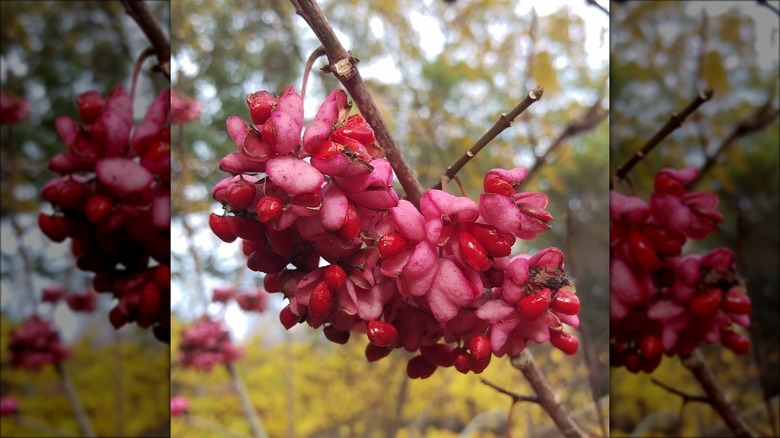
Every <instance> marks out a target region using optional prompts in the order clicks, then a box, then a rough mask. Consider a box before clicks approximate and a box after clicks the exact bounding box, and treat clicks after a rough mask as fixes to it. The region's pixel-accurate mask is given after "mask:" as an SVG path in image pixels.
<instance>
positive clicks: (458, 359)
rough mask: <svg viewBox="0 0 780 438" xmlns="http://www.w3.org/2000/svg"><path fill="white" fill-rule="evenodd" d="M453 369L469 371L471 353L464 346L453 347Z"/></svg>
mask: <svg viewBox="0 0 780 438" xmlns="http://www.w3.org/2000/svg"><path fill="white" fill-rule="evenodd" d="M453 365H455V369H456V370H458V371H460V372H461V373H463V374H466V373H468V372H469V371H471V355H470V354H469V352H468V351H466V349H464V348H457V349H455V359H454V360H453Z"/></svg>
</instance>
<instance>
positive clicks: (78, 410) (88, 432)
mask: <svg viewBox="0 0 780 438" xmlns="http://www.w3.org/2000/svg"><path fill="white" fill-rule="evenodd" d="M54 368H55V369H56V370H57V375H59V377H60V383H61V384H62V388H63V389H64V390H65V394H66V395H67V396H68V400H70V405H71V406H72V407H73V414H74V415H75V416H76V420H77V421H78V423H79V427H80V428H81V433H82V435H84V436H88V437H94V436H97V435H95V431H94V430H93V429H92V424H91V423H90V421H89V417H88V416H87V413H86V411H84V406H82V405H81V401H80V400H79V397H78V394H77V393H76V387H75V386H73V382H71V380H70V378H69V377H68V374H67V373H66V372H65V368H63V366H62V364H61V363H56V364H54Z"/></svg>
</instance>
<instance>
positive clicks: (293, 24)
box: [171, 0, 609, 437]
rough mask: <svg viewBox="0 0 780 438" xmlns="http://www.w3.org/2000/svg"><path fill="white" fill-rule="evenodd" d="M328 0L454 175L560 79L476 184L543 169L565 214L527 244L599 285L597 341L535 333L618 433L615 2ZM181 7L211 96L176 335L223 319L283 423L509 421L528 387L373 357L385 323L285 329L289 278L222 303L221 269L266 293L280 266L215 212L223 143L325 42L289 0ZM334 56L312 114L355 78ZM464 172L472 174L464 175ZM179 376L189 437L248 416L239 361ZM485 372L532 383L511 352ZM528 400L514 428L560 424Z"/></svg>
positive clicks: (193, 170)
mask: <svg viewBox="0 0 780 438" xmlns="http://www.w3.org/2000/svg"><path fill="white" fill-rule="evenodd" d="M321 6H322V8H323V10H324V13H325V15H326V17H327V18H328V20H329V21H330V23H331V25H332V26H333V28H334V29H335V31H336V34H337V35H338V36H339V38H340V40H341V41H342V43H343V44H344V46H345V47H346V48H347V49H349V50H351V51H352V54H353V56H355V57H357V58H359V59H360V64H359V65H358V68H359V69H360V72H361V75H362V77H363V78H364V79H365V81H366V83H367V85H368V88H369V90H370V91H371V93H372V95H373V97H374V99H375V101H376V103H377V105H378V107H379V109H380V111H381V113H382V116H383V117H384V118H385V120H386V121H387V123H388V125H389V127H390V130H391V133H392V135H393V137H394V138H395V140H396V142H397V143H398V144H399V145H400V146H401V147H402V148H403V151H404V153H405V154H406V156H407V158H408V160H409V161H410V163H411V165H412V166H413V168H414V169H416V171H417V173H418V176H419V177H420V179H421V181H422V184H423V187H432V186H433V185H434V184H435V183H436V182H438V181H439V179H440V177H441V175H442V174H443V172H444V171H445V170H446V167H447V166H448V165H450V164H452V163H454V162H455V160H456V159H457V158H458V157H459V156H460V155H461V154H463V153H464V152H465V151H466V150H467V148H468V147H470V146H471V145H472V144H473V143H474V142H475V141H476V140H477V139H478V138H479V137H480V136H481V135H482V134H483V133H485V132H486V131H487V130H488V129H489V128H490V126H492V125H493V123H494V122H495V121H496V120H497V119H498V117H499V115H500V114H501V113H504V112H508V111H509V110H511V109H512V108H513V107H514V106H515V105H516V104H517V103H519V102H520V101H521V100H522V99H523V97H524V96H525V95H526V94H527V93H528V92H529V91H530V90H532V89H533V88H534V87H535V86H537V85H541V86H543V87H544V90H545V91H544V96H543V98H542V99H541V100H540V101H539V102H538V103H535V104H534V105H533V106H532V107H531V108H530V109H529V110H528V111H526V113H525V114H523V115H522V116H521V117H520V118H519V119H518V120H517V121H516V122H515V123H514V125H513V126H512V127H511V128H510V129H508V130H506V131H505V132H503V133H502V134H501V135H500V136H499V137H498V138H496V139H495V140H494V141H493V142H492V143H491V144H490V145H489V146H488V147H487V148H486V149H485V150H483V151H482V152H481V153H480V154H479V155H478V156H477V157H476V158H475V159H474V160H472V162H471V163H469V164H468V165H467V166H466V167H465V168H464V170H463V171H462V172H461V173H460V178H461V180H462V182H463V185H464V187H465V189H466V192H467V193H468V194H469V195H470V196H471V197H472V198H474V199H476V196H477V195H478V194H479V193H480V192H481V187H482V179H483V176H484V174H485V172H486V171H487V170H488V169H490V168H494V167H504V168H511V167H516V166H524V167H529V168H534V167H535V168H536V170H535V171H533V174H532V176H530V177H529V178H528V179H527V181H526V183H524V186H523V188H522V190H525V191H543V192H545V193H547V194H548V196H549V197H550V203H549V210H550V212H551V213H552V215H553V217H554V219H553V227H552V230H551V231H549V232H547V233H544V234H543V235H541V236H540V237H539V238H537V239H536V240H534V241H531V242H522V244H519V245H518V246H517V247H516V251H517V252H531V253H535V252H537V251H539V250H541V249H543V248H545V247H548V246H557V247H559V248H561V249H563V250H564V251H565V253H566V256H567V270H568V272H569V273H570V274H571V275H572V276H573V278H574V280H575V282H576V285H577V292H578V294H579V297H580V300H581V302H582V311H581V314H580V317H581V320H582V326H581V329H580V330H579V332H578V335H579V336H580V338H581V339H582V345H581V346H580V347H581V348H580V351H579V353H578V354H577V355H576V356H575V357H567V356H565V355H563V354H561V353H560V352H559V351H557V350H555V349H552V348H549V346H547V345H544V346H538V345H534V346H533V347H532V348H531V350H532V351H533V354H534V355H535V357H536V359H537V360H538V362H539V366H540V368H541V370H542V371H543V372H544V373H545V374H546V376H547V377H548V379H549V380H550V382H551V384H552V385H553V387H554V388H555V389H556V391H557V392H558V394H559V395H560V397H561V400H562V402H563V403H564V405H565V406H567V408H568V409H569V410H571V411H572V413H573V414H574V415H575V418H577V420H578V421H580V422H581V424H583V426H585V427H586V428H587V429H588V430H589V431H591V432H593V433H594V434H602V430H603V429H602V427H600V425H599V419H598V418H599V417H598V414H597V412H596V408H595V406H596V404H595V403H594V399H595V400H598V402H599V403H600V404H601V406H602V411H603V412H602V413H603V415H604V416H606V415H607V414H608V412H607V409H606V408H605V406H606V403H607V402H608V390H609V388H608V379H609V377H608V374H607V373H608V357H607V356H608V352H607V344H608V319H607V318H606V317H605V315H607V314H608V295H607V294H608V283H607V281H608V268H607V266H608V264H607V260H608V222H607V220H608V216H607V215H608V196H607V192H608V174H609V165H608V148H607V146H608V145H607V143H608V129H609V126H608V122H607V118H606V111H608V109H609V108H608V101H609V80H608V74H609V70H608V41H609V40H608V38H609V36H608V29H607V28H608V21H609V19H608V16H607V14H605V13H604V12H603V11H601V10H599V8H597V7H595V6H592V5H588V4H587V2H584V1H583V2H563V1H554V2H553V1H545V2H542V1H526V2H513V1H508V0H503V1H501V0H486V1H480V2H473V1H465V0H458V1H454V2H445V1H438V0H436V1H435V0H424V1H417V0H415V1H411V0H402V1H397V2H370V1H363V0H352V1H333V0H329V1H322V2H321ZM172 12H173V17H174V19H173V20H172V48H173V55H172V56H173V69H172V70H173V72H172V75H173V76H172V80H173V88H174V91H175V92H177V93H179V94H181V95H183V96H189V97H190V98H192V99H195V100H196V101H197V102H199V104H200V105H201V107H202V115H201V116H200V117H199V118H198V119H197V120H195V121H192V122H190V123H186V124H183V125H179V126H174V127H173V128H174V129H173V133H172V134H173V135H172V153H173V160H172V172H173V186H174V187H175V189H174V193H176V195H174V196H173V198H172V203H173V205H172V216H173V219H172V242H173V248H172V250H173V254H172V257H173V258H172V272H173V279H172V307H173V322H172V325H173V327H172V336H173V341H172V351H174V352H175V351H176V349H177V346H178V345H179V344H178V342H179V338H180V333H181V331H182V330H183V329H184V328H186V327H189V326H191V325H192V324H193V323H194V321H195V320H196V318H198V317H199V316H201V315H204V314H206V315H209V316H211V317H214V318H224V321H225V322H226V324H227V325H228V327H229V329H230V332H231V334H232V337H233V340H234V342H236V343H237V344H240V345H241V346H242V347H243V348H244V350H245V354H244V356H243V357H242V358H241V359H239V360H238V361H236V363H235V369H236V371H237V374H238V375H240V376H241V379H242V380H243V381H244V383H245V385H246V386H247V388H248V390H249V393H250V398H251V402H252V404H253V405H254V406H255V408H256V412H257V414H258V416H259V418H260V419H261V421H262V422H263V426H264V427H265V429H266V430H267V431H268V433H269V434H270V435H271V436H293V435H295V436H300V437H307V436H458V435H459V434H463V436H504V435H505V433H506V421H507V414H508V413H509V412H510V405H511V400H510V399H509V397H507V396H505V395H501V394H499V393H497V392H495V391H494V390H492V389H490V388H488V387H486V386H485V385H483V384H482V383H480V381H479V376H475V375H473V374H470V375H465V376H464V375H462V374H460V373H458V372H457V371H455V370H454V369H452V368H449V369H439V370H438V371H437V372H436V373H435V374H434V375H433V376H432V377H431V378H429V379H427V380H424V381H419V380H414V381H410V380H408V379H407V377H406V373H405V364H406V361H407V359H408V358H407V357H404V355H403V354H401V351H395V352H393V354H391V355H390V356H389V357H388V358H385V359H383V360H381V361H379V362H376V363H367V362H366V360H365V357H364V353H363V350H364V348H365V344H366V343H367V340H366V339H363V338H361V337H360V336H357V335H356V334H353V337H352V339H351V340H350V341H349V343H348V344H347V345H346V346H339V345H335V344H332V343H331V342H329V341H327V340H326V339H325V337H324V336H323V335H322V333H321V332H320V331H314V330H311V329H310V328H308V326H300V327H295V328H293V329H292V330H290V331H289V332H286V331H285V330H284V329H283V328H282V326H281V324H280V323H279V319H278V312H279V310H281V308H282V307H283V306H284V303H283V302H282V299H281V296H277V295H271V296H270V297H269V298H268V303H267V310H266V311H264V312H261V313H257V312H254V313H249V312H244V311H242V310H240V309H239V307H238V306H237V305H236V303H235V302H231V304H229V305H227V306H224V305H222V304H216V303H212V302H211V295H212V293H213V290H214V288H216V287H222V286H232V287H234V288H235V289H236V290H238V291H244V292H251V291H255V290H256V289H257V288H259V287H260V288H261V287H262V280H263V278H262V276H261V275H260V274H258V273H254V272H251V271H249V270H247V269H246V267H245V263H246V259H245V257H244V256H243V255H242V254H241V250H240V246H239V244H237V243H234V244H226V243H223V242H221V241H220V240H219V239H217V238H216V237H215V236H213V234H212V233H211V231H210V229H209V226H208V216H209V214H210V213H211V212H215V213H220V212H221V211H222V208H221V206H220V205H219V204H217V203H215V202H214V201H213V200H212V198H211V196H210V191H211V188H212V187H213V186H214V184H216V183H217V182H218V181H219V180H221V179H222V178H224V177H226V176H227V174H223V173H221V172H220V171H219V170H218V162H219V160H220V158H222V157H223V156H225V155H226V154H228V153H230V152H233V151H235V148H236V146H235V145H234V144H233V143H232V141H231V140H230V139H229V137H228V136H227V133H226V129H225V120H226V119H227V117H228V116H231V115H239V116H241V117H243V118H245V119H248V110H247V108H246V103H245V98H246V96H247V94H249V93H251V92H254V91H258V90H263V89H266V90H269V91H271V92H276V93H278V92H279V91H280V90H281V88H282V87H283V86H284V85H285V84H287V83H292V84H293V85H294V86H295V88H296V90H298V91H300V87H301V82H302V73H303V70H304V64H305V61H306V59H307V58H308V57H309V54H310V53H311V52H313V51H314V50H315V49H316V48H317V47H318V46H319V42H318V41H317V40H316V38H315V36H314V34H313V32H312V31H311V30H310V29H309V28H308V27H307V26H306V24H305V22H304V21H303V19H302V18H300V17H298V16H297V15H296V14H295V11H294V9H293V7H292V5H291V3H289V2H287V1H281V0H279V1H266V2H260V3H257V2H248V1H230V0H202V1H193V2H174V3H173V11H172ZM324 64H325V61H324V59H320V60H319V61H317V62H316V63H315V65H314V68H313V69H312V74H311V77H310V78H309V84H308V89H307V90H306V97H305V102H304V104H305V119H306V123H309V122H310V121H311V120H312V119H313V117H314V114H315V113H316V111H317V109H318V108H319V104H320V102H321V101H322V100H323V99H324V98H325V97H326V96H327V94H328V93H329V92H330V91H331V90H332V89H333V88H336V87H339V86H340V84H339V83H338V82H337V81H336V80H335V79H334V78H333V77H332V76H330V75H325V74H322V73H320V72H319V69H320V68H321V67H322V66H323V65H324ZM556 139H559V140H558V141H557V142H556ZM395 188H396V190H400V185H398V184H396V185H395ZM449 190H450V191H455V192H457V190H458V189H457V186H456V185H455V184H451V186H450V187H449ZM586 358H588V359H590V367H588V366H587V364H586V360H585V359H586ZM171 376H172V377H171V378H172V393H173V394H174V395H177V396H182V397H185V398H187V399H188V401H189V417H188V418H189V419H187V418H184V417H182V418H180V419H179V418H176V419H174V420H173V421H172V424H171V429H172V434H173V435H174V436H192V437H198V436H204V437H205V436H211V435H209V434H213V433H215V432H214V430H215V429H214V428H215V427H217V428H218V427H221V428H223V429H222V430H221V433H223V434H226V433H229V432H228V431H233V432H238V433H244V434H246V433H248V432H249V430H250V429H249V425H248V423H247V420H246V419H245V418H244V416H243V414H242V412H241V408H240V405H239V399H238V397H237V395H236V393H235V391H234V390H233V386H232V384H231V383H230V381H229V375H228V373H227V371H226V370H225V369H224V368H222V367H217V368H215V369H214V371H212V372H210V373H199V372H197V371H193V370H190V369H184V368H183V367H182V366H181V365H180V364H179V362H178V359H177V356H176V353H174V355H173V357H172V371H171ZM483 377H485V378H487V379H488V380H490V381H492V382H494V383H497V384H499V385H501V386H503V387H505V388H507V389H510V390H513V391H516V392H518V393H521V394H530V392H531V390H530V388H529V387H528V385H527V384H526V383H525V380H524V379H523V377H522V375H521V374H520V373H519V372H518V371H517V370H515V369H514V368H512V367H511V366H510V364H509V363H508V360H507V359H506V358H502V359H501V360H495V359H494V363H491V365H490V366H489V367H488V369H487V371H486V372H485V373H484V374H483ZM511 412H512V417H511V418H512V420H511V421H512V429H511V430H510V434H511V435H512V436H558V434H559V432H558V431H557V429H556V428H555V426H554V425H553V424H552V422H551V420H550V419H549V417H548V416H547V415H546V414H545V413H544V412H543V411H542V410H541V409H540V408H539V407H538V406H536V405H533V404H529V403H519V404H517V405H515V407H514V408H513V409H512V411H511ZM469 433H473V435H469ZM396 434H397V435H396Z"/></svg>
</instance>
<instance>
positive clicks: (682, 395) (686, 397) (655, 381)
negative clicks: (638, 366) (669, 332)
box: [650, 377, 710, 404]
mask: <svg viewBox="0 0 780 438" xmlns="http://www.w3.org/2000/svg"><path fill="white" fill-rule="evenodd" d="M650 381H651V382H653V384H654V385H657V386H660V387H661V388H663V389H665V390H667V391H669V392H671V393H672V394H674V395H678V396H680V398H682V399H683V403H688V402H692V401H695V402H700V403H707V404H710V399H708V398H707V397H705V396H703V395H691V394H688V393H685V392H682V391H680V390H679V389H675V388H672V387H671V386H669V385H667V384H665V383H664V382H662V381H660V380H658V379H656V378H655V377H653V378H652V379H650Z"/></svg>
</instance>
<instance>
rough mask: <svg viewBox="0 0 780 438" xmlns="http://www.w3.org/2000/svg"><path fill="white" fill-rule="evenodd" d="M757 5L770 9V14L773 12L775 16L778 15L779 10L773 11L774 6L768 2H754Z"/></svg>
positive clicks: (761, 0) (760, 0) (762, 0)
mask: <svg viewBox="0 0 780 438" xmlns="http://www.w3.org/2000/svg"><path fill="white" fill-rule="evenodd" d="M756 1H757V2H758V4H759V5H761V6H766V7H767V8H769V9H771V10H772V12H774V13H775V14H777V15H780V9H775V7H774V6H772V5H771V4H770V3H769V2H768V1H766V0H756Z"/></svg>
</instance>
